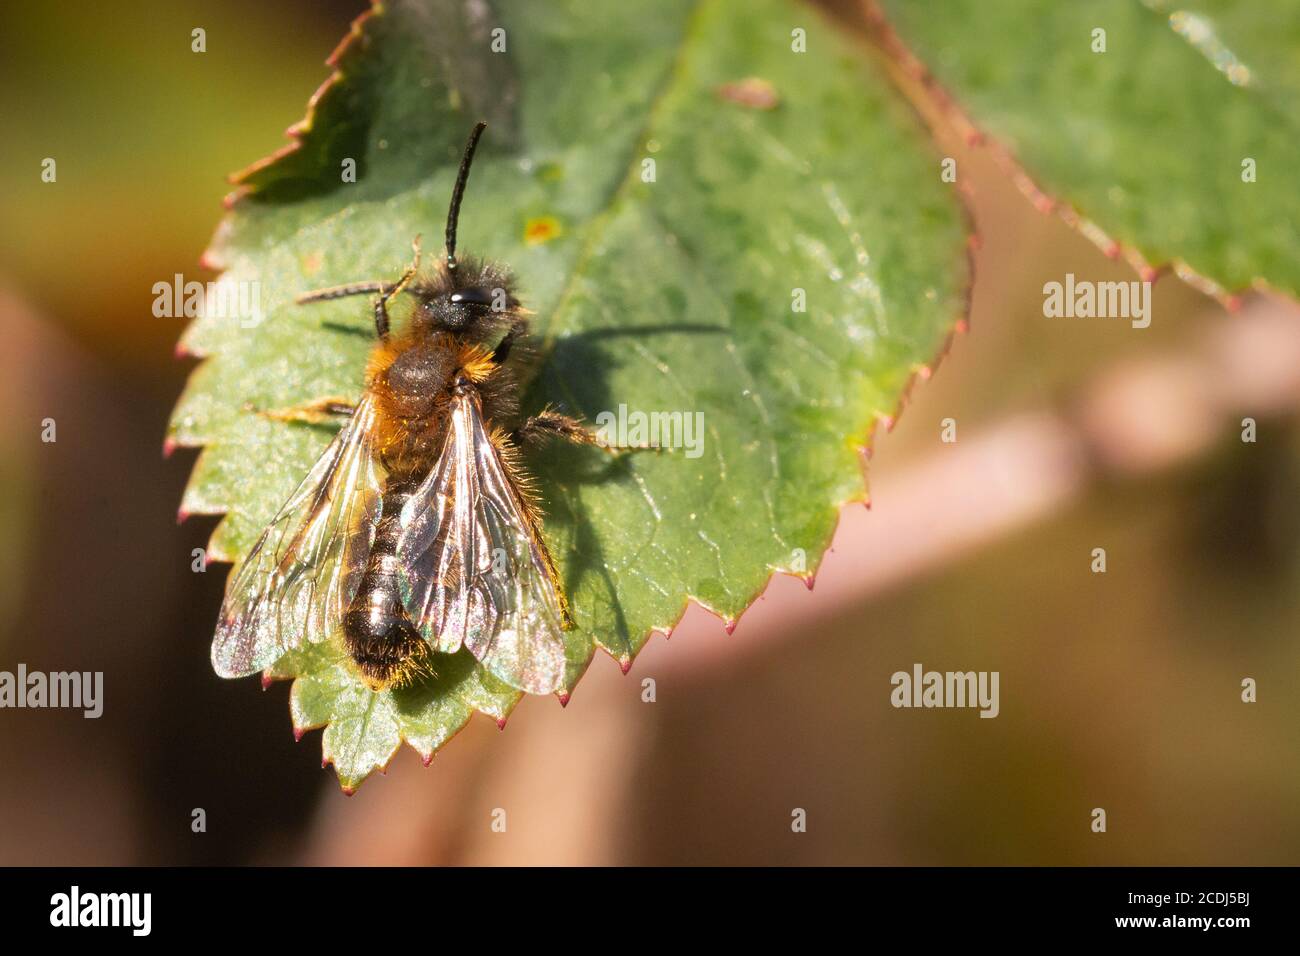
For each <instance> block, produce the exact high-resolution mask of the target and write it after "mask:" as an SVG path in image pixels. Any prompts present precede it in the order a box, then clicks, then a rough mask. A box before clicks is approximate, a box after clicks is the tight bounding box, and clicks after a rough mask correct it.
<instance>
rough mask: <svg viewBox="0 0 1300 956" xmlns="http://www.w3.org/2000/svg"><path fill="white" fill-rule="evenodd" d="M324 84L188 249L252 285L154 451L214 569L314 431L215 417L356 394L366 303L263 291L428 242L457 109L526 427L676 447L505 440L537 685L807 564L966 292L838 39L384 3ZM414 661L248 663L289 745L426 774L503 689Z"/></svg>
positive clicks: (941, 194) (935, 197)
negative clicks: (537, 444) (255, 308)
mask: <svg viewBox="0 0 1300 956" xmlns="http://www.w3.org/2000/svg"><path fill="white" fill-rule="evenodd" d="M335 65H336V68H337V70H338V74H337V76H336V77H335V78H334V80H333V82H332V83H331V84H330V85H329V86H327V87H326V88H325V90H324V91H323V92H322V93H321V95H320V96H319V97H318V98H317V100H316V102H315V104H314V107H313V110H312V113H311V115H310V116H309V118H308V120H307V121H305V122H304V124H302V127H301V128H300V130H299V132H298V137H297V142H296V144H295V146H294V148H292V149H291V150H290V151H288V152H287V153H285V154H284V155H282V156H281V157H280V158H278V159H275V160H273V161H270V162H268V163H266V164H263V165H260V166H258V167H256V168H254V169H253V170H252V171H251V172H250V173H248V174H247V175H246V176H245V177H244V178H243V179H242V180H241V188H242V190H243V195H241V197H240V198H239V199H238V201H237V202H236V203H235V205H234V207H233V209H232V211H231V213H230V215H229V217H228V218H227V220H226V222H225V223H224V224H223V226H222V228H221V230H220V232H219V234H218V238H217V240H216V242H215V243H214V247H213V249H212V250H211V252H210V256H211V258H212V260H213V261H214V262H215V263H216V264H217V265H219V266H220V267H221V268H223V269H224V270H225V273H224V277H223V278H224V281H227V282H234V283H253V282H257V283H259V287H260V290H261V305H262V313H263V314H262V316H261V320H260V321H258V322H257V323H256V324H255V325H253V324H252V323H248V322H242V323H241V322H240V321H237V320H235V319H231V318H220V317H215V316H205V317H203V318H200V319H198V320H197V321H196V322H195V323H194V324H193V325H192V326H191V327H190V328H189V330H188V331H187V332H186V334H185V336H184V339H183V345H184V347H185V348H186V349H188V350H189V351H190V352H192V353H194V354H196V355H200V356H203V357H204V361H203V362H202V363H201V364H200V365H199V366H198V367H197V368H196V369H195V371H194V373H193V376H192V378H191V380H190V383H189V386H188V387H187V389H186V390H185V393H184V395H183V396H182V398H181V400H180V403H179V405H178V407H177V409H176V412H175V415H174V418H173V421H172V425H171V433H170V437H171V438H172V440H173V441H175V442H177V443H178V444H182V445H188V446H203V451H202V452H201V454H200V456H199V459H198V463H197V465H196V467H195V471H194V475H193V477H192V479H191V482H190V485H189V487H188V489H187V491H186V494H185V499H184V504H183V507H184V508H185V509H186V510H187V511H189V512H192V513H221V514H224V515H225V516H226V517H225V518H224V519H223V520H222V521H221V523H220V525H219V526H218V528H217V531H216V532H215V535H214V540H213V552H214V553H215V554H219V555H221V556H224V557H227V558H231V559H234V558H238V557H240V556H241V555H244V554H246V553H247V552H248V550H249V548H250V547H251V546H252V545H253V543H254V542H255V541H256V540H257V537H258V535H259V534H260V533H261V530H262V528H263V527H264V526H265V525H266V523H267V522H268V521H269V520H270V519H271V517H272V516H273V515H275V514H276V512H277V510H278V509H279V507H280V506H281V504H282V503H283V502H284V501H285V499H286V497H287V496H288V495H289V493H290V492H291V491H292V490H293V488H294V487H295V486H296V485H297V483H298V482H299V480H300V479H301V478H302V476H303V475H304V474H305V473H306V472H307V470H308V468H309V467H310V466H311V464H312V462H313V460H314V459H315V458H316V456H317V455H319V454H320V452H321V450H322V449H323V448H324V447H325V445H326V444H327V443H328V441H329V440H330V438H331V434H330V432H329V431H328V430H327V429H324V428H318V427H313V426H305V425H301V424H289V423H284V422H277V421H271V420H268V419H267V418H266V417H264V416H258V415H255V414H250V413H249V412H248V411H247V410H246V406H247V405H250V404H251V405H252V406H254V407H257V408H284V407H289V406H293V405H298V404H302V403H304V402H309V401H311V400H313V399H316V398H319V397H321V396H339V395H342V396H350V397H352V398H355V397H356V396H357V395H358V394H359V392H360V389H361V386H362V384H363V382H362V374H363V370H364V367H365V362H366V356H367V353H368V351H369V349H370V348H371V346H372V343H373V326H372V324H371V319H370V314H369V308H368V307H367V306H366V303H365V301H364V300H361V299H344V300H339V301H337V302H330V303H321V304H317V305H313V306H311V307H310V308H307V307H301V306H295V305H294V304H293V297H294V296H295V295H296V294H298V293H300V292H303V291H305V290H308V289H313V288H319V287H323V286H329V285H333V284H336V283H342V282H348V281H352V280H356V279H359V278H368V277H388V276H395V275H396V274H398V273H399V272H400V271H401V269H402V267H403V266H404V265H405V263H406V261H407V259H408V258H409V243H410V241H411V238H412V237H413V236H414V235H416V234H417V233H423V234H424V235H425V236H426V240H427V238H428V237H431V236H436V235H438V234H439V230H440V227H441V223H442V221H443V217H444V215H445V213H446V204H447V197H448V195H449V192H450V189H451V184H452V181H453V178H454V175H455V169H456V164H457V160H458V158H459V151H460V148H461V146H462V143H463V140H464V136H465V132H466V130H468V128H469V127H470V126H471V125H472V124H473V122H474V121H475V120H477V119H480V118H484V119H487V120H488V122H489V124H490V128H489V133H488V134H487V136H486V137H485V138H484V140H483V143H482V146H481V148H480V150H479V153H478V157H477V159H476V160H475V167H474V179H473V183H472V185H471V187H470V190H469V193H468V194H467V196H466V199H465V204H464V207H463V210H462V213H461V221H460V238H459V246H460V248H461V249H463V250H465V251H466V252H473V253H477V254H479V255H483V256H488V257H490V258H493V259H496V260H499V261H501V262H503V263H506V264H508V265H509V266H510V267H511V268H512V269H513V270H514V272H515V274H516V276H517V279H518V291H519V295H520V296H521V298H522V299H523V301H524V304H525V305H526V306H527V307H528V308H530V309H532V310H534V312H535V313H536V317H535V321H534V328H535V330H536V332H537V333H538V336H537V341H536V343H535V344H536V346H537V348H538V358H537V362H536V366H535V367H536V372H535V375H534V377H533V378H532V381H531V384H530V386H529V387H528V389H527V391H526V392H525V396H524V400H525V406H526V408H527V410H528V411H532V412H535V411H538V410H540V409H541V408H543V407H544V406H546V405H547V404H555V405H558V406H561V407H563V408H564V409H565V410H566V411H568V412H570V413H572V414H577V415H580V416H582V417H584V418H585V419H586V420H587V421H588V422H590V423H593V424H597V425H601V424H603V425H607V426H609V432H610V435H611V437H613V438H616V439H619V440H623V441H631V442H634V443H635V442H638V441H642V440H651V439H653V438H655V437H659V438H661V439H662V440H664V441H666V442H670V443H672V444H674V445H676V446H677V447H675V449H674V451H673V452H671V453H666V454H652V453H643V454H631V455H624V456H620V457H617V458H611V457H610V456H608V455H606V454H604V453H603V452H601V451H600V450H598V449H594V448H590V447H587V448H573V447H557V448H553V449H547V450H546V451H545V452H543V453H540V454H526V455H525V464H526V466H527V468H528V469H529V470H530V472H532V474H533V475H534V476H535V478H536V481H537V488H538V491H539V493H540V497H541V503H542V505H543V507H544V509H545V515H546V516H545V522H544V535H545V539H546V541H547V543H548V545H549V547H550V549H551V552H552V553H553V555H554V557H555V561H556V564H557V566H558V571H559V575H560V578H561V579H562V581H563V584H564V587H565V590H566V591H567V593H568V596H569V600H570V604H571V608H572V613H573V617H574V619H575V621H576V625H577V626H576V628H575V629H574V630H571V631H567V632H565V635H564V637H565V655H566V660H567V668H566V674H565V683H564V690H563V694H564V695H567V693H568V692H569V691H571V690H572V688H573V687H574V685H575V684H576V683H577V681H578V679H579V678H580V677H581V675H582V673H583V671H584V670H585V668H586V667H587V665H588V663H589V662H590V660H591V658H592V655H593V652H594V651H595V650H596V649H598V648H599V649H603V650H604V651H606V652H608V653H609V654H610V655H612V656H613V657H614V658H615V659H616V660H617V661H619V662H620V663H622V664H623V665H624V666H627V665H629V664H630V663H631V660H632V658H633V656H634V655H635V654H636V653H637V651H638V650H639V649H640V648H641V646H642V645H643V644H644V642H645V641H646V640H647V638H648V637H649V635H650V633H651V631H652V630H653V629H667V628H670V627H671V626H672V625H673V624H674V623H675V622H676V620H677V619H678V618H679V617H680V616H681V614H682V612H683V611H684V609H685V606H686V603H687V601H688V600H689V599H692V598H693V599H695V600H697V601H699V602H700V603H702V604H703V605H705V606H707V607H709V608H711V609H713V610H714V611H716V612H717V613H718V614H720V615H722V616H723V617H725V618H727V619H735V618H736V617H737V616H738V615H739V614H740V613H741V611H743V610H744V608H745V607H746V606H747V605H748V604H749V603H750V601H751V600H753V598H754V597H755V596H756V594H757V593H758V592H759V591H760V590H761V589H762V588H763V586H764V584H765V582H766V580H767V579H768V577H769V576H770V575H771V573H772V572H773V571H776V570H782V569H790V570H792V571H798V572H800V573H809V572H811V571H812V570H814V568H812V567H807V568H804V567H801V566H800V564H799V559H800V557H801V556H802V555H804V554H806V555H809V556H814V558H813V560H812V561H811V562H810V563H812V564H815V556H817V555H820V554H821V553H822V551H823V549H824V548H825V546H826V544H827V542H828V540H829V538H830V535H831V533H832V531H833V529H834V525H835V521H836V516H837V509H838V507H839V506H840V505H841V504H843V503H844V502H846V501H851V500H855V499H860V498H861V497H862V496H863V492H864V488H863V478H862V473H861V460H860V459H861V446H862V445H863V443H864V442H865V441H866V440H867V437H868V435H869V433H870V431H871V430H872V428H873V427H874V424H875V423H876V422H877V420H878V419H880V418H881V417H882V416H885V415H889V414H892V413H894V412H895V411H896V409H897V407H898V405H899V403H900V401H901V399H902V396H903V395H904V393H905V390H906V388H907V386H908V384H909V382H910V381H911V379H912V377H913V376H914V375H915V374H916V373H917V372H918V371H919V370H921V369H922V368H924V367H926V366H927V363H930V362H932V361H933V360H934V359H935V358H936V357H937V356H938V355H939V354H940V353H941V351H942V349H943V347H944V345H945V342H946V340H947V338H948V336H949V335H950V333H951V332H952V330H953V328H954V326H955V325H956V323H957V322H958V321H959V319H960V317H961V315H962V313H963V310H964V307H965V291H966V286H967V280H968V276H967V260H966V242H967V235H966V224H965V221H964V218H963V215H962V211H961V208H960V205H959V200H958V198H957V197H956V196H955V195H954V193H953V192H952V187H951V186H950V185H945V184H944V183H942V182H941V180H940V176H939V157H938V156H936V155H934V154H933V153H932V152H931V151H930V149H929V146H928V142H927V138H926V135H925V132H924V130H923V129H922V128H921V127H920V126H919V124H918V121H917V119H916V118H915V117H914V115H913V114H912V113H911V112H910V111H909V109H908V108H907V107H906V106H905V105H904V104H903V103H901V102H900V101H899V100H898V99H897V98H896V97H895V95H894V94H893V91H892V89H891V88H890V86H889V83H888V81H887V79H886V78H885V76H884V74H883V73H882V72H881V71H879V70H878V69H877V68H875V67H874V66H873V65H872V64H871V63H870V62H869V61H868V60H867V59H866V58H865V57H864V56H863V55H862V50H861V49H859V48H857V47H856V46H855V44H854V42H853V41H851V40H849V39H847V38H846V37H845V36H843V35H842V34H841V32H840V31H839V29H838V28H837V27H835V26H833V25H832V24H830V23H829V22H828V21H826V20H824V19H823V18H822V17H821V15H820V14H819V13H817V12H816V11H815V10H813V9H811V8H808V7H805V6H802V5H798V4H794V3H789V2H786V0H756V2H749V0H746V2H742V0H703V2H685V0H665V2H663V3H661V4H659V5H658V6H657V7H656V11H655V15H654V16H650V17H647V16H644V15H642V14H639V13H637V12H636V11H634V10H632V9H631V8H629V7H628V6H627V5H622V4H589V3H580V2H577V0H572V2H557V3H547V4H538V3H531V2H527V0H506V2H497V3H495V4H493V5H492V6H491V7H490V8H489V7H488V6H487V5H486V4H483V3H475V4H466V5H461V4H454V3H440V2H433V0H424V2H416V0H406V2H394V3H386V4H384V5H383V6H382V8H376V10H375V11H374V12H373V13H372V14H371V15H370V16H369V17H367V18H365V19H363V20H362V21H361V22H360V23H359V24H358V25H357V26H356V28H355V30H354V35H353V37H352V38H351V40H350V42H349V43H348V44H347V45H346V46H345V47H344V48H343V50H342V52H341V53H340V54H338V56H337V58H336V63H335ZM737 90H739V91H743V92H744V94H745V95H738V94H737V92H736V91H737ZM349 159H351V160H353V161H354V165H355V169H356V181H355V182H350V181H344V180H343V179H342V178H341V177H340V169H341V168H342V167H343V164H344V163H345V161H346V160H349ZM426 245H428V243H427V241H426ZM395 320H396V321H399V322H400V321H401V317H400V316H395ZM250 325H252V327H249V326H250ZM652 427H657V428H659V432H658V434H655V433H646V429H650V428H652ZM435 669H436V670H437V672H438V673H437V676H435V677H432V678H428V679H426V680H424V681H422V682H420V683H418V684H417V685H415V686H413V687H409V688H405V689H402V690H397V691H392V690H386V691H382V692H379V693H375V692H373V691H371V690H369V689H367V688H366V687H365V686H364V685H363V684H362V683H361V682H360V681H359V680H358V679H357V678H356V677H355V675H354V674H352V673H351V672H350V670H349V669H348V667H347V664H346V662H345V661H344V660H343V658H342V656H341V653H340V651H339V649H338V648H337V647H334V646H332V643H331V642H330V641H326V642H323V643H321V644H315V645H310V646H308V647H305V648H304V649H302V650H299V651H295V652H292V653H290V654H288V655H286V656H285V657H284V658H282V659H281V660H279V661H277V662H276V663H275V664H274V665H273V666H272V667H271V668H270V669H269V671H268V675H267V676H269V677H274V678H293V679H294V680H295V684H294V688H293V693H292V712H293V720H294V724H295V727H297V728H299V729H300V730H301V729H305V728H309V727H322V726H323V727H325V728H326V730H325V734H324V747H325V755H326V758H327V759H328V760H329V761H331V762H332V763H333V765H334V766H335V768H336V770H337V772H338V774H339V778H340V781H341V783H342V784H343V785H344V786H345V787H348V788H352V787H355V786H356V785H357V784H358V783H359V782H360V781H361V780H362V779H364V778H365V777H366V776H367V775H368V774H369V773H370V772H371V771H373V770H375V769H376V768H378V767H381V766H383V765H384V764H385V763H386V762H387V761H388V760H389V758H390V757H391V756H392V754H393V753H394V752H395V751H396V749H397V748H398V747H399V745H400V743H401V741H402V740H403V739H404V740H406V741H408V742H409V743H411V744H412V745H413V746H415V748H416V749H417V750H419V751H420V752H421V753H422V754H424V755H426V756H429V755H432V753H433V752H434V751H435V750H436V749H437V748H438V747H440V746H441V745H442V744H443V743H444V742H445V741H446V740H447V739H448V738H449V737H450V736H451V735H452V734H454V733H455V732H456V731H457V730H458V729H459V728H460V727H461V726H463V725H464V723H465V722H466V721H467V720H468V719H469V717H470V716H471V714H472V713H474V712H475V711H480V712H484V713H487V714H489V715H490V716H492V717H495V718H498V719H503V718H504V717H505V716H506V715H507V714H508V713H509V712H510V710H511V708H512V707H513V706H514V705H515V703H516V702H517V700H518V698H519V695H518V693H517V692H516V691H513V690H511V689H510V688H509V687H508V686H506V685H505V684H503V683H501V682H500V681H499V680H497V679H496V678H494V677H493V676H492V675H491V674H489V673H487V672H486V670H485V669H484V668H483V667H482V666H481V665H479V664H478V663H476V662H475V660H474V658H473V657H472V656H471V655H470V654H469V653H468V651H466V650H465V649H462V650H461V651H459V652H458V653H457V654H456V655H454V656H450V657H444V658H441V659H440V661H439V663H438V665H437V666H436V667H435ZM562 699H563V697H562Z"/></svg>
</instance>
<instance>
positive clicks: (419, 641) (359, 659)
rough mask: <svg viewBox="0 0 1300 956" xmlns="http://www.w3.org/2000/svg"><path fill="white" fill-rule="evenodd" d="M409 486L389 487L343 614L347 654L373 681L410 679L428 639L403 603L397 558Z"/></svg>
mask: <svg viewBox="0 0 1300 956" xmlns="http://www.w3.org/2000/svg"><path fill="white" fill-rule="evenodd" d="M408 497H410V492H409V490H408V489H406V488H389V489H387V490H386V491H385V492H384V497H383V502H382V504H381V505H380V519H379V525H378V526H377V527H376V528H375V540H374V544H373V545H372V546H371V548H370V556H369V558H368V559H367V561H366V569H365V572H364V573H363V574H362V576H361V581H360V583H359V585H358V586H357V593H356V596H355V597H354V598H353V599H352V603H351V604H350V605H349V606H348V610H347V613H346V614H344V616H343V639H344V643H345V644H346V645H347V649H348V654H349V655H351V657H352V660H353V661H354V662H355V663H356V665H357V668H358V669H359V670H360V671H361V674H362V676H363V677H364V678H365V679H366V682H367V683H369V684H370V685H371V686H372V687H374V688H376V689H383V688H385V687H391V686H394V685H398V686H400V685H402V684H405V683H409V682H410V680H411V679H412V678H413V677H414V676H415V675H416V674H417V673H419V672H420V671H421V670H423V669H424V661H425V658H426V655H427V654H428V649H429V648H428V645H427V644H426V643H425V641H424V639H423V638H422V637H421V636H420V632H419V631H418V630H416V628H415V625H414V624H412V623H411V620H410V618H409V617H408V616H407V614H406V609H405V608H404V607H403V606H402V593H401V584H400V578H399V575H398V562H397V539H398V536H399V535H400V533H401V524H400V521H399V515H400V514H401V511H402V506H403V505H404V504H405V503H406V499H407V498H408Z"/></svg>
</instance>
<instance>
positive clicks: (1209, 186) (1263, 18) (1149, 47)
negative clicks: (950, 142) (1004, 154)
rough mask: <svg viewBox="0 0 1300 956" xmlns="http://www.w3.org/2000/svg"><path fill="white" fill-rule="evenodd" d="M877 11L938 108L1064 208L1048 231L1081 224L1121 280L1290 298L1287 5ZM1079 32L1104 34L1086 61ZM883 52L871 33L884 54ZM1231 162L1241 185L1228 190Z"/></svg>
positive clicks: (1115, 2) (1295, 250) (1293, 198)
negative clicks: (985, 137) (1151, 278)
mask: <svg viewBox="0 0 1300 956" xmlns="http://www.w3.org/2000/svg"><path fill="white" fill-rule="evenodd" d="M882 6H883V9H884V11H885V12H886V14H887V16H888V19H889V21H890V22H891V23H892V25H893V27H894V29H895V30H896V31H897V33H898V35H899V36H901V38H902V40H903V41H904V43H905V44H907V45H908V46H909V47H910V49H911V52H912V53H914V54H915V56H916V57H917V58H919V60H920V62H921V63H924V64H925V66H926V67H927V68H928V69H929V70H930V72H931V73H932V75H933V78H934V80H935V81H937V84H938V87H937V89H938V91H939V99H940V101H947V100H948V94H950V95H951V98H952V100H953V101H955V103H956V104H959V106H960V109H961V110H964V111H965V113H966V114H968V118H969V121H970V122H972V123H974V124H975V126H977V127H978V128H979V129H980V130H982V131H983V132H985V133H987V134H989V135H991V136H992V137H993V138H994V139H995V140H997V141H1000V143H1001V144H1002V145H1003V146H1005V147H1006V149H1007V150H1008V151H1009V153H1010V154H1011V155H1012V156H1014V159H1015V161H1017V162H1019V163H1021V164H1023V166H1024V168H1025V170H1026V171H1027V172H1028V174H1029V175H1030V176H1031V177H1032V178H1033V180H1034V182H1035V183H1036V185H1037V187H1038V188H1040V189H1041V190H1043V191H1044V192H1045V193H1046V194H1047V195H1048V196H1051V197H1059V198H1060V199H1063V200H1064V201H1065V202H1066V203H1068V207H1067V209H1066V210H1065V211H1066V213H1067V216H1066V218H1067V219H1070V220H1074V219H1076V218H1078V219H1081V220H1082V225H1083V226H1084V231H1085V233H1086V234H1088V235H1089V236H1090V237H1091V238H1093V239H1094V240H1095V241H1097V242H1098V243H1099V244H1100V245H1102V247H1103V248H1107V249H1108V251H1109V252H1111V253H1112V254H1118V253H1120V252H1126V253H1128V255H1129V257H1130V258H1132V259H1134V260H1135V264H1137V265H1138V266H1139V268H1144V264H1148V263H1149V264H1153V265H1164V264H1166V263H1173V264H1174V265H1175V267H1176V268H1177V269H1178V271H1179V272H1180V274H1182V275H1183V276H1184V278H1187V279H1189V280H1191V281H1192V282H1193V283H1195V284H1197V285H1199V286H1201V287H1202V288H1204V289H1205V290H1206V291H1208V292H1210V293H1212V294H1215V295H1218V296H1219V297H1220V298H1224V299H1228V298H1229V295H1228V294H1229V293H1232V292H1235V291H1237V290H1241V289H1245V288H1247V287H1249V286H1251V285H1253V284H1262V283H1265V282H1266V283H1268V284H1271V285H1273V286H1275V287H1277V288H1278V289H1280V290H1283V291H1285V292H1287V293H1289V294H1291V295H1293V296H1294V295H1296V293H1297V291H1298V290H1300V192H1298V191H1297V190H1296V189H1295V186H1294V176H1293V171H1294V167H1295V152H1296V143H1297V141H1300V112H1297V110H1296V103H1297V102H1298V101H1300V16H1296V15H1295V8H1294V7H1287V5H1285V4H1274V3H1257V2H1249V0H1176V2H1175V0H1144V2H1138V0H1089V2H1088V3H1041V2H1037V0H1004V2H999V3H984V2H980V0H941V2H938V3H924V4H919V3H908V2H905V0H882ZM1097 29H1100V30H1104V31H1105V47H1106V48H1105V52H1104V53H1101V52H1093V44H1094V38H1093V31H1094V30H1097ZM889 39H890V38H889V35H888V32H887V31H886V33H885V40H886V45H887V46H888V44H889ZM894 52H895V53H896V54H898V55H900V56H901V57H902V58H903V59H904V60H907V59H908V57H907V54H906V52H904V51H899V50H895V51H894ZM913 65H915V64H913ZM949 105H951V104H949ZM955 115H957V116H961V115H962V114H960V113H956V114H955ZM1247 159H1251V160H1253V161H1254V165H1255V176H1256V181H1254V182H1244V181H1243V162H1244V161H1245V160H1247ZM1044 199H1045V200H1046V197H1044ZM1144 271H1146V272H1148V274H1150V273H1151V271H1152V270H1150V269H1148V268H1144ZM1257 280H1259V282H1258V283H1257Z"/></svg>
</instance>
